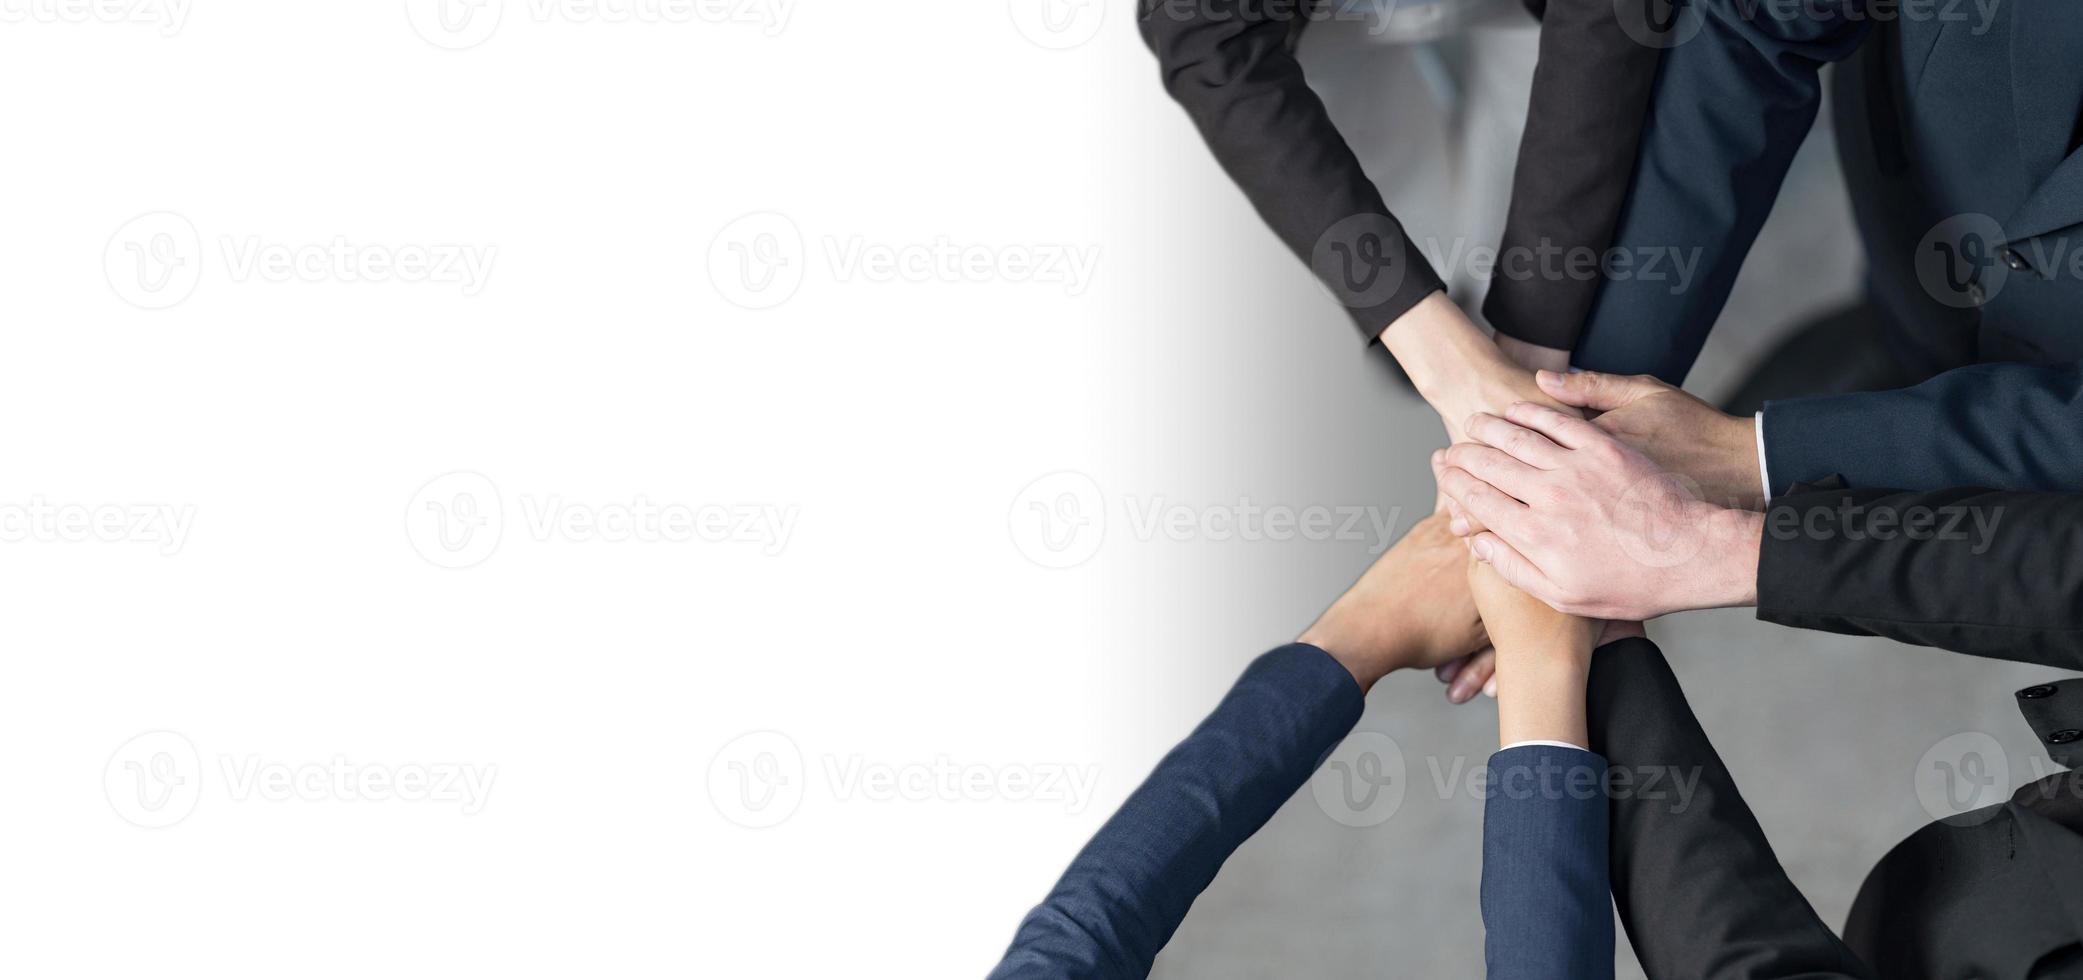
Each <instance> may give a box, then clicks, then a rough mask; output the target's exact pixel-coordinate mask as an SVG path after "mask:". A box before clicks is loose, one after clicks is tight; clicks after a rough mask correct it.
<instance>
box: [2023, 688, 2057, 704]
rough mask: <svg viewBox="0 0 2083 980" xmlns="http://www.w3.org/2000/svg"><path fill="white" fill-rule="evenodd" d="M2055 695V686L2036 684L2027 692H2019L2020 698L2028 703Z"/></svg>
mask: <svg viewBox="0 0 2083 980" xmlns="http://www.w3.org/2000/svg"><path fill="white" fill-rule="evenodd" d="M2053 693H2054V685H2052V684H2034V685H2033V686H2031V687H2028V688H2026V689H2025V690H2022V691H2019V692H2018V697H2020V698H2023V699H2024V700H2027V701H2034V700H2038V699H2040V698H2044V697H2046V696H2047V695H2049V694H2053Z"/></svg>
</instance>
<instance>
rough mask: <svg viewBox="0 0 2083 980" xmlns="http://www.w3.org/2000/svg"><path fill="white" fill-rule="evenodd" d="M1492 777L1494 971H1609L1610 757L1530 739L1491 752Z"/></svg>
mask: <svg viewBox="0 0 2083 980" xmlns="http://www.w3.org/2000/svg"><path fill="white" fill-rule="evenodd" d="M1578 693H1579V694H1580V695H1581V694H1582V685H1581V684H1580V685H1578ZM1488 773H1489V781H1488V783H1487V786H1486V788H1487V790H1488V793H1487V798H1486V799H1485V800H1484V803H1483V877H1482V892H1481V903H1482V912H1483V960H1484V964H1485V966H1486V967H1487V970H1486V975H1487V976H1488V977H1489V978H1490V980H1603V978H1607V977H1611V976H1612V975H1613V911H1612V903H1611V901H1610V898H1609V895H1610V893H1611V884H1610V879H1609V877H1608V875H1609V870H1608V869H1609V866H1610V862H1609V856H1608V847H1609V843H1608V839H1609V832H1608V820H1609V819H1610V817H1609V815H1608V802H1607V797H1606V774H1607V770H1606V761H1605V760H1604V759H1602V758H1600V757H1599V756H1597V755H1595V754H1593V753H1591V752H1587V751H1584V750H1582V749H1574V748H1560V747H1556V746H1550V745H1525V746H1519V747H1516V748H1508V749H1505V750H1503V751H1500V752H1498V753H1497V754H1495V755H1493V756H1491V757H1490V764H1489V766H1488Z"/></svg>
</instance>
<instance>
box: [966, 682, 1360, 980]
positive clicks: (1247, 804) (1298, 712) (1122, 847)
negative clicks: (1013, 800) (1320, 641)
mask: <svg viewBox="0 0 2083 980" xmlns="http://www.w3.org/2000/svg"><path fill="white" fill-rule="evenodd" d="M1362 707H1363V701H1362V699H1361V696H1360V689H1359V687H1358V685H1356V684H1354V683H1353V679H1352V677H1351V675H1349V674H1348V673H1346V670H1345V668H1344V667H1342V666H1340V665H1339V664H1338V663H1337V662H1336V661H1334V660H1332V659H1331V658H1330V657H1329V656H1328V655H1326V654H1325V653H1324V651H1322V650H1319V649H1317V648H1315V647H1312V646H1306V645H1303V644H1290V645H1288V646H1285V647H1281V648H1280V649H1277V650H1274V651H1272V652H1271V653H1268V654H1266V655H1265V656H1262V657H1260V658H1259V659H1258V660H1256V661H1254V662H1253V663H1252V665H1251V666H1250V667H1249V668H1247V669H1246V670H1245V672H1244V675H1243V676H1242V677H1241V678H1239V679H1238V681H1237V683H1236V685H1235V686H1234V687H1232V688H1231V689H1230V692H1229V694H1228V695H1227V696H1225V697H1224V698H1223V700H1222V703H1221V704H1219V705H1217V706H1216V708H1215V710H1214V712H1213V713H1211V714H1210V715H1209V716H1208V718H1207V720H1205V721H1203V722H1202V723H1201V725H1200V727H1198V728H1196V729H1194V731H1193V734H1191V735H1189V736H1187V738H1186V740H1185V741H1183V742H1181V743H1179V745H1178V747H1177V748H1174V749H1173V750H1172V751H1171V753H1170V754H1168V755H1166V756H1165V758H1164V760H1163V761H1162V762H1159V763H1158V765H1157V768H1156V769H1155V770H1154V771H1153V772H1151V774H1150V776H1149V778H1147V779H1145V780H1144V781H1143V784H1142V785H1141V786H1140V787H1138V788H1137V789H1136V791H1135V792H1134V793H1133V794H1131V795H1130V796H1129V798H1128V800H1127V801H1126V802H1124V803H1123V804H1122V805H1121V809H1120V810H1118V811H1116V812H1115V814H1114V816H1113V817H1112V818H1111V819H1109V820H1108V821H1107V823H1106V825H1105V826H1103V827H1101V828H1100V830H1099V833H1098V834H1096V835H1095V836H1094V837H1093V838H1092V841H1091V843H1089V844H1087V845H1085V848H1084V850H1082V851H1080V852H1079V853H1078V856H1077V858H1076V859H1075V860H1073V861H1072V862H1071V865H1070V868H1069V869H1068V870H1067V871H1065V872H1064V874H1063V877H1062V879H1061V880H1059V881H1058V882H1057V883H1056V887H1055V888H1054V889H1053V890H1052V891H1051V892H1050V893H1049V896H1048V898H1047V899H1046V900H1044V901H1043V902H1042V903H1041V904H1040V905H1039V906H1037V907H1035V909H1034V911H1032V912H1031V913H1029V914H1028V916H1027V917H1026V919H1025V920H1024V921H1022V922H1021V924H1020V928H1019V931H1018V933H1017V934H1016V935H1015V936H1014V939H1013V943H1012V947H1011V948H1010V949H1009V950H1007V952H1006V955H1005V959H1004V960H1003V961H1002V962H1001V963H1000V964H999V965H998V968H997V969H996V970H994V971H992V973H991V977H992V978H994V980H1013V978H1019V980H1038V978H1052V980H1053V978H1081V980H1082V978H1101V977H1105V978H1124V977H1142V976H1145V975H1147V974H1148V973H1149V971H1150V965H1151V963H1152V961H1153V960H1155V958H1156V956H1157V953H1158V951H1159V950H1161V949H1163V948H1164V945H1165V943H1166V942H1168V941H1169V940H1170V939H1171V936H1172V933H1173V932H1174V931H1175V930H1176V929H1177V928H1178V926H1179V923H1180V921H1181V920H1183V919H1184V918H1185V917H1186V912H1187V909H1188V908H1190V907H1191V906H1192V904H1193V900H1194V899H1195V898H1196V897H1197V896H1199V895H1200V893H1201V890H1202V889H1204V888H1206V887H1207V885H1208V883H1209V882H1210V881H1212V880H1213V879H1214V877H1215V873H1216V872H1217V871H1218V870H1219V869H1220V868H1221V867H1222V864H1223V862H1224V861H1225V860H1227V859H1228V858H1229V856H1230V853H1231V852H1232V851H1234V850H1236V848H1237V847H1238V846H1239V845H1241V844H1243V843H1244V841H1245V840H1246V839H1248V838H1249V837H1250V836H1251V835H1252V834H1253V833H1256V832H1257V831H1258V829H1259V828H1260V827H1261V826H1263V825H1264V824H1265V822H1266V821H1267V820H1269V819H1271V818H1272V816H1273V814H1274V812H1275V811H1277V810H1279V809H1280V806H1281V804H1283V803H1285V802H1286V801H1287V799H1288V798H1289V797H1290V796H1292V795H1294V792H1295V790H1297V789H1299V788H1300V787H1301V786H1302V784H1303V783H1305V782H1307V781H1308V779H1309V775H1310V773H1311V772H1313V771H1314V770H1315V769H1316V766H1317V763H1318V761H1319V760H1321V759H1322V758H1323V757H1324V755H1325V754H1326V753H1328V752H1329V751H1330V750H1331V748H1332V747H1333V746H1335V745H1337V744H1338V741H1339V739H1341V738H1343V737H1345V735H1346V733H1347V732H1349V731H1350V730H1351V729H1352V726H1353V724H1354V723H1356V722H1357V721H1358V720H1359V718H1360V712H1361V709H1362Z"/></svg>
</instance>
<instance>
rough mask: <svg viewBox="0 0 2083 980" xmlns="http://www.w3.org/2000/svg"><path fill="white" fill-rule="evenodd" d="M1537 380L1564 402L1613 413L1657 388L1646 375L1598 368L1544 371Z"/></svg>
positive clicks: (1558, 399) (1550, 395)
mask: <svg viewBox="0 0 2083 980" xmlns="http://www.w3.org/2000/svg"><path fill="white" fill-rule="evenodd" d="M1534 382H1535V383H1536V384H1539V385H1540V386H1541V390H1542V391H1545V392H1547V393H1548V397H1550V398H1553V399H1555V400H1556V401H1559V402H1561V403H1563V404H1564V405H1570V406H1573V407H1576V408H1588V409H1591V410H1592V411H1594V412H1610V411H1612V410H1613V409H1616V408H1619V407H1620V406H1622V405H1625V404H1627V403H1628V402H1631V401H1634V400H1635V399H1637V398H1640V397H1641V396H1643V395H1646V394H1648V393H1649V392H1651V391H1654V390H1656V385H1655V383H1654V382H1652V381H1648V380H1646V379H1643V378H1636V377H1629V376H1627V375H1621V374H1601V373H1599V372H1597V371H1578V372H1576V373H1575V374H1560V373H1557V372H1554V371H1542V372H1539V373H1538V374H1536V375H1534Z"/></svg>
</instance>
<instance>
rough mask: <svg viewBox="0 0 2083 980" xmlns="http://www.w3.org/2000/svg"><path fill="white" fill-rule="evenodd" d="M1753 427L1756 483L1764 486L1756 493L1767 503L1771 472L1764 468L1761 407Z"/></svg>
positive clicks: (1763, 420)
mask: <svg viewBox="0 0 2083 980" xmlns="http://www.w3.org/2000/svg"><path fill="white" fill-rule="evenodd" d="M1755 428H1756V429H1757V431H1758V484H1759V485H1760V486H1762V487H1764V489H1763V490H1760V491H1758V495H1759V496H1760V497H1761V498H1763V499H1764V501H1765V502H1766V503H1768V504H1769V503H1771V502H1772V473H1771V472H1770V471H1769V470H1767V469H1766V468H1765V412H1764V410H1763V409H1759V410H1758V414H1757V425H1756V426H1755Z"/></svg>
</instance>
